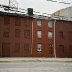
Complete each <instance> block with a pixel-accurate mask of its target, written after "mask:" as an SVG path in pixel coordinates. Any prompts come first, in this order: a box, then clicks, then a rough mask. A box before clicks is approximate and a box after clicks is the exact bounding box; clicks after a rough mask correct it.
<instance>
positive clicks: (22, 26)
mask: <svg viewBox="0 0 72 72" xmlns="http://www.w3.org/2000/svg"><path fill="white" fill-rule="evenodd" d="M31 43H32V17H29V16H23V15H20V14H16V13H7V12H0V57H24V56H26V57H28V56H31V48H32V44H31Z"/></svg>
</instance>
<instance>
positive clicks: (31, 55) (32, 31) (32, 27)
mask: <svg viewBox="0 0 72 72" xmlns="http://www.w3.org/2000/svg"><path fill="white" fill-rule="evenodd" d="M32 48H33V20H32V45H31V56H32Z"/></svg>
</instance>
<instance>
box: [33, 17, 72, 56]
mask: <svg viewBox="0 0 72 72" xmlns="http://www.w3.org/2000/svg"><path fill="white" fill-rule="evenodd" d="M32 44H33V45H32V46H33V47H32V55H33V56H35V57H72V21H66V20H56V19H52V20H46V19H36V18H35V19H34V20H33V40H32Z"/></svg>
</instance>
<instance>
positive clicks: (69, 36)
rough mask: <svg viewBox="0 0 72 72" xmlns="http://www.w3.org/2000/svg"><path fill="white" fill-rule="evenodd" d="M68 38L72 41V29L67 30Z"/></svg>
mask: <svg viewBox="0 0 72 72" xmlns="http://www.w3.org/2000/svg"><path fill="white" fill-rule="evenodd" d="M68 40H69V41H72V31H69V32H68Z"/></svg>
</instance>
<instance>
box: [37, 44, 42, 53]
mask: <svg viewBox="0 0 72 72" xmlns="http://www.w3.org/2000/svg"><path fill="white" fill-rule="evenodd" d="M37 51H38V52H41V51H42V44H37Z"/></svg>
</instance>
